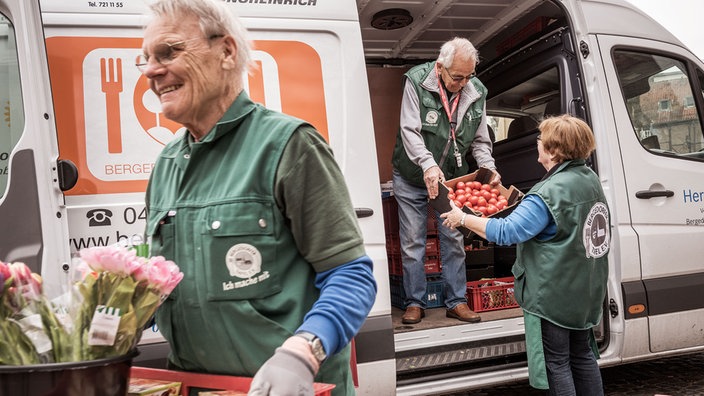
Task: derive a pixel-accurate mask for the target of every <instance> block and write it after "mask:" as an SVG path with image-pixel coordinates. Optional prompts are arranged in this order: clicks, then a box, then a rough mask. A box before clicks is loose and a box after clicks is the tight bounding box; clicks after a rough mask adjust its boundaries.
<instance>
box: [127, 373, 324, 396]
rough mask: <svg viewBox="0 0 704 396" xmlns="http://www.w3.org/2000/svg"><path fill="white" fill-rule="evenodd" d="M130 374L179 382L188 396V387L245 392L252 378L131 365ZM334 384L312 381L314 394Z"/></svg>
mask: <svg viewBox="0 0 704 396" xmlns="http://www.w3.org/2000/svg"><path fill="white" fill-rule="evenodd" d="M130 376H131V377H134V378H146V379H154V380H163V381H178V382H180V383H181V395H182V396H188V392H189V389H190V388H192V387H193V388H196V387H197V388H205V389H213V390H231V391H238V392H247V391H248V390H249V386H250V384H251V383H252V378H249V377H235V376H229V375H215V374H200V373H191V372H186V371H173V370H160V369H153V368H147V367H136V366H133V367H132V369H131V370H130ZM334 388H335V385H332V384H322V383H318V382H316V383H314V384H313V391H314V392H315V396H330V395H332V390H333V389H334Z"/></svg>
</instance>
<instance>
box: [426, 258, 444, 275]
mask: <svg viewBox="0 0 704 396" xmlns="http://www.w3.org/2000/svg"><path fill="white" fill-rule="evenodd" d="M440 272H442V271H441V270H440V257H428V256H425V273H426V274H438V273H440Z"/></svg>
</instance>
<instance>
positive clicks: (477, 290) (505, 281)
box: [467, 276, 518, 312]
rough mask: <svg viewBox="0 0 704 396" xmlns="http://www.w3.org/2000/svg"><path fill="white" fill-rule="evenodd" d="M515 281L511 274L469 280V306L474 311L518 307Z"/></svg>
mask: <svg viewBox="0 0 704 396" xmlns="http://www.w3.org/2000/svg"><path fill="white" fill-rule="evenodd" d="M513 281H514V278H513V277H512V276H510V277H506V278H495V279H483V280H478V281H472V282H467V302H468V303H469V308H471V309H472V311H474V312H483V311H495V310H497V309H506V308H515V307H517V306H518V303H517V302H516V297H515V296H514V294H513Z"/></svg>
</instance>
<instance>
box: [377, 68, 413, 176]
mask: <svg viewBox="0 0 704 396" xmlns="http://www.w3.org/2000/svg"><path fill="white" fill-rule="evenodd" d="M406 71H408V67H379V66H369V67H367V80H368V82H369V95H370V100H371V104H372V117H373V119H374V134H375V137H376V152H377V156H378V157H379V158H378V161H377V164H378V166H379V179H380V182H381V183H383V182H387V181H389V180H391V173H392V169H391V154H392V152H393V149H394V144H395V143H396V133H397V132H398V127H399V114H400V111H401V96H402V94H403V74H404V73H405V72H406Z"/></svg>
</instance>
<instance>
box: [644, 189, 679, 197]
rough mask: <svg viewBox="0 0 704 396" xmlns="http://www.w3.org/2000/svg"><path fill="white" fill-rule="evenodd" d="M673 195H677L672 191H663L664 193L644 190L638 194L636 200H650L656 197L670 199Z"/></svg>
mask: <svg viewBox="0 0 704 396" xmlns="http://www.w3.org/2000/svg"><path fill="white" fill-rule="evenodd" d="M673 195H675V193H674V192H673V191H670V190H663V191H650V190H644V191H638V192H636V198H640V199H650V198H655V197H668V198H669V197H671V196H673Z"/></svg>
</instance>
